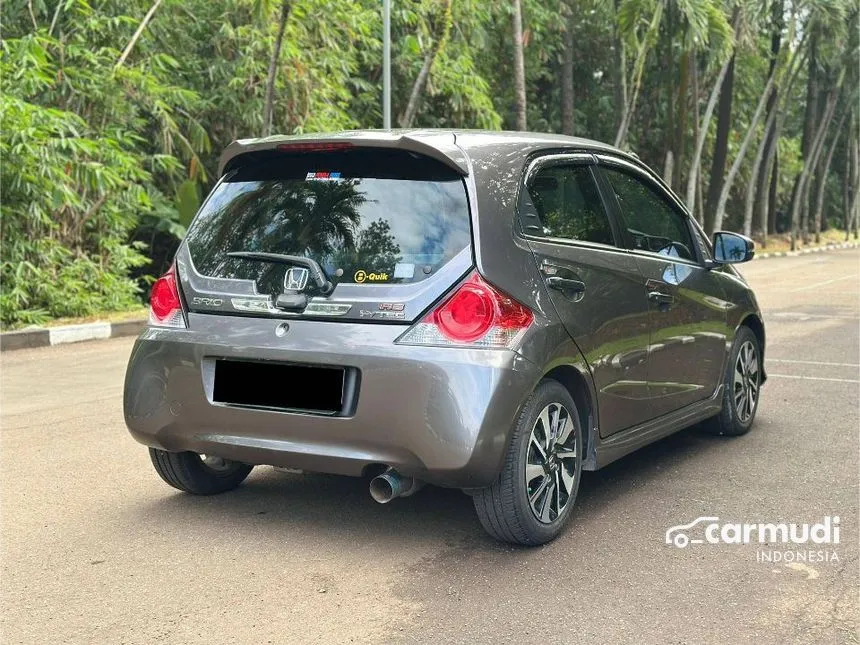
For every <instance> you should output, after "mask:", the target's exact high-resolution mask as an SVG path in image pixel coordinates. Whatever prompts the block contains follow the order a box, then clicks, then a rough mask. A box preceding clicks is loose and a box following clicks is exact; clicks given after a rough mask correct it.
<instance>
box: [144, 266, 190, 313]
mask: <svg viewBox="0 0 860 645" xmlns="http://www.w3.org/2000/svg"><path fill="white" fill-rule="evenodd" d="M149 324H150V325H151V326H153V327H179V328H182V329H184V328H185V316H184V315H183V313H182V301H181V300H180V299H179V288H178V287H177V286H176V270H175V268H174V267H173V266H171V267H170V270H169V271H168V272H167V273H165V274H164V275H163V276H161V277H160V278H159V279H158V280H156V281H155V283H154V284H153V285H152V292H151V294H150V296H149Z"/></svg>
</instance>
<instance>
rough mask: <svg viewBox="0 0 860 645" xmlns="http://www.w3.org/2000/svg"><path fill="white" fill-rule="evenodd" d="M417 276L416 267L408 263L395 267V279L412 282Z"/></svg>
mask: <svg viewBox="0 0 860 645" xmlns="http://www.w3.org/2000/svg"><path fill="white" fill-rule="evenodd" d="M414 276H415V265H414V264H410V263H408V262H398V263H397V264H395V265H394V277H395V279H396V278H405V279H407V280H411V279H412V278H413V277H414Z"/></svg>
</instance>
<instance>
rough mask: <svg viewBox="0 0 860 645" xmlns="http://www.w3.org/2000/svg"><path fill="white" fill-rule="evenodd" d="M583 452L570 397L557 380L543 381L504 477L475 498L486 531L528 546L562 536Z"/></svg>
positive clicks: (522, 420) (516, 432)
mask: <svg viewBox="0 0 860 645" xmlns="http://www.w3.org/2000/svg"><path fill="white" fill-rule="evenodd" d="M547 422H549V423H547ZM568 422H569V424H570V426H568V425H567V423H568ZM547 425H548V426H549V428H547V427H546V426H547ZM547 431H548V432H547ZM582 448H583V442H582V428H581V426H580V423H579V414H578V411H577V409H576V405H575V404H574V402H573V398H572V397H571V396H570V393H569V392H568V391H567V389H565V388H564V387H563V386H562V385H561V384H560V383H558V382H557V381H553V380H543V381H541V383H540V384H539V385H538V387H537V388H536V389H535V391H534V392H533V393H532V395H531V396H530V397H529V399H528V400H527V401H526V404H525V405H524V406H523V409H522V411H521V412H520V415H519V417H518V418H517V421H516V424H515V425H514V429H513V433H512V436H511V440H510V445H509V447H508V451H507V454H506V455H505V461H504V465H503V466H502V470H501V472H500V473H499V476H498V478H497V479H496V481H495V482H494V483H493V485H492V486H489V487H487V488H482V489H479V490H477V491H474V492H473V494H472V499H473V501H474V504H475V510H476V511H477V513H478V518H479V519H480V521H481V524H482V525H483V527H484V529H486V531H487V532H488V533H489V534H490V535H491V536H493V537H494V538H496V539H498V540H501V541H503V542H510V543H512V544H522V545H528V546H534V545H538V544H545V543H546V542H549V541H550V540H552V539H554V538H555V537H557V536H558V534H559V533H560V532H561V531H562V529H563V528H564V526H565V524H566V523H567V520H568V518H569V517H570V513H571V510H572V509H573V506H574V503H575V502H576V494H577V491H578V490H579V480H580V476H581V474H582V453H583V450H582ZM551 455H554V456H552V457H551ZM539 469H543V472H541V471H540V470H539ZM541 487H542V488H541ZM547 504H548V505H549V506H548V507H547V506H546V505H547Z"/></svg>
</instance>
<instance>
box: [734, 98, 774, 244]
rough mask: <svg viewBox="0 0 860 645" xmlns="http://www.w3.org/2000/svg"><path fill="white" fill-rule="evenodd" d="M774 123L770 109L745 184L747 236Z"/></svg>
mask: <svg viewBox="0 0 860 645" xmlns="http://www.w3.org/2000/svg"><path fill="white" fill-rule="evenodd" d="M777 93H778V91H777V90H774V91H773V92H771V96H769V97H768V100H767V104H768V105H770V104H771V102H772V99H773V98H774V95H776V94H777ZM775 123H776V110H771V112H770V114H768V116H767V121H766V122H765V124H764V136H763V137H762V139H761V143H759V146H758V150H757V151H756V155H755V160H754V161H753V167H752V172H751V173H750V181H749V184H747V194H746V199H745V201H744V224H743V231H744V235H746V236H747V237H750V236H752V223H753V204H754V203H755V197H756V185H757V183H758V176H759V170H760V169H761V162H762V159H764V151H765V148H766V147H767V139H768V136H769V134H770V131H771V130H772V129H773V126H774V125H775Z"/></svg>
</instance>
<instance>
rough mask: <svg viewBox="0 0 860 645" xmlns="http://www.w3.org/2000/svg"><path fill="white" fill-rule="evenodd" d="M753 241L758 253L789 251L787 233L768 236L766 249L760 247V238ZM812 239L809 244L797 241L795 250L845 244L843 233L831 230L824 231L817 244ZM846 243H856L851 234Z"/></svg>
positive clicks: (789, 240) (789, 244)
mask: <svg viewBox="0 0 860 645" xmlns="http://www.w3.org/2000/svg"><path fill="white" fill-rule="evenodd" d="M754 239H755V248H756V251H757V252H760V253H780V252H782V251H790V250H791V235H790V234H788V233H780V234H779V235H771V236H769V237H768V238H767V247H764V246H762V244H761V238H754ZM814 239H815V237H814V236H812V235H810V236H809V244H804V243H803V241H802V240H798V241H797V250H798V251H800V250H802V249H814V248H816V247H820V246H827V245H828V244H842V243H843V242H845V231H842V230H839V229H836V228H831V229H828V230H826V231H822V233H821V242H819V243H818V244H816V243H815V242H814ZM848 241H849V242H854V241H856V240H855V239H854V235H853V234H852V235H851V237H850V238H849V240H848Z"/></svg>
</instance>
